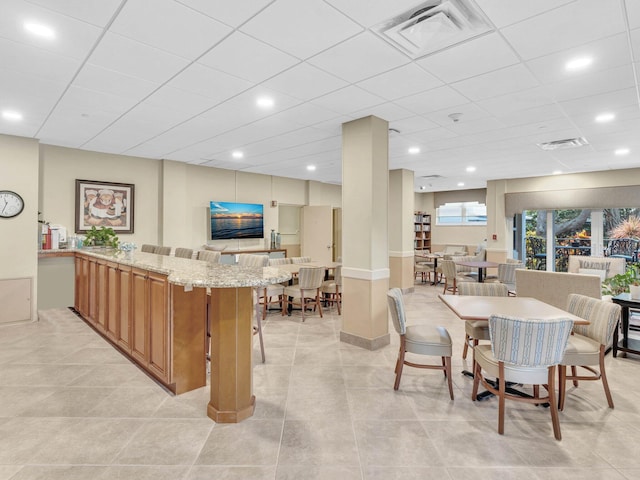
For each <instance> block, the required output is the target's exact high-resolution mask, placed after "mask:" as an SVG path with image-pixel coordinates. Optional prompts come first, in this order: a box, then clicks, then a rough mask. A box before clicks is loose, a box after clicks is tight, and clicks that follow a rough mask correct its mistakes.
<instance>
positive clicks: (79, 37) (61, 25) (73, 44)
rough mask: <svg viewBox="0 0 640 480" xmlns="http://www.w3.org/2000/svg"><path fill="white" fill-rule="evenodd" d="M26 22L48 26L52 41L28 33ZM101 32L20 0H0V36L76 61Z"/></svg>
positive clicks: (91, 45) (96, 28) (85, 54)
mask: <svg viewBox="0 0 640 480" xmlns="http://www.w3.org/2000/svg"><path fill="white" fill-rule="evenodd" d="M25 22H37V23H42V24H45V25H47V26H48V27H50V28H52V29H53V30H54V32H55V37H54V38H53V39H47V38H42V37H39V36H36V35H31V34H30V33H28V32H27V31H26V30H25V29H24V27H23V25H24V23H25ZM101 33H102V30H101V29H100V28H98V27H95V26H94V25H90V24H88V23H86V22H82V21H79V20H76V19H73V18H70V17H67V16H65V15H60V14H59V13H56V12H54V11H51V10H47V9H45V8H42V7H40V6H39V5H34V4H30V3H25V2H23V1H21V0H2V15H0V37H2V38H5V39H9V40H13V41H15V42H19V43H24V44H26V45H30V46H32V47H36V48H41V49H43V50H47V51H49V52H53V53H57V54H59V55H64V56H67V57H72V58H75V59H78V60H81V59H84V58H86V56H87V55H88V53H89V52H90V51H91V49H92V48H93V46H94V44H95V42H96V41H97V40H98V37H99V36H100V34H101Z"/></svg>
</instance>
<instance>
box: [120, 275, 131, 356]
mask: <svg viewBox="0 0 640 480" xmlns="http://www.w3.org/2000/svg"><path fill="white" fill-rule="evenodd" d="M131 284H132V281H131V267H129V266H127V265H118V291H119V295H120V298H119V303H118V304H117V306H116V308H117V310H118V314H117V318H118V323H119V325H118V328H117V333H116V338H117V340H116V342H117V343H118V345H119V346H120V348H122V349H123V350H124V351H126V352H127V353H129V354H131V308H132V305H131V298H132V297H131Z"/></svg>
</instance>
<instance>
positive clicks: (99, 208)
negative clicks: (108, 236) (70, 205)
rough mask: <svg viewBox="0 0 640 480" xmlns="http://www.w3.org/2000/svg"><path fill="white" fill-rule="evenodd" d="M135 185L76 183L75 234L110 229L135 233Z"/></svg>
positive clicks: (94, 181)
mask: <svg viewBox="0 0 640 480" xmlns="http://www.w3.org/2000/svg"><path fill="white" fill-rule="evenodd" d="M134 200H135V185H133V184H131V183H114V182H100V181H96V180H79V179H76V213H75V232H76V233H86V232H87V231H89V230H91V227H94V226H95V227H110V228H112V229H113V230H114V231H115V232H116V233H133V226H134V222H133V219H134V216H133V214H134Z"/></svg>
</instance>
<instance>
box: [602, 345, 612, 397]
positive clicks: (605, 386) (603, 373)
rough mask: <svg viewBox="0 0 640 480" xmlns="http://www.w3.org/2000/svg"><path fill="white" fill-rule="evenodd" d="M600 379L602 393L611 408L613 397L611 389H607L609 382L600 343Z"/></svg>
mask: <svg viewBox="0 0 640 480" xmlns="http://www.w3.org/2000/svg"><path fill="white" fill-rule="evenodd" d="M600 379H601V380H602V386H603V387H604V394H605V395H606V396H607V403H608V404H609V408H613V397H612V396H611V390H609V382H608V381H607V374H606V372H605V369H604V345H600Z"/></svg>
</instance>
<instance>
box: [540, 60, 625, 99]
mask: <svg viewBox="0 0 640 480" xmlns="http://www.w3.org/2000/svg"><path fill="white" fill-rule="evenodd" d="M635 84H636V82H635V77H634V73H633V70H632V68H631V66H629V65H625V66H623V67H617V68H612V69H609V70H605V71H602V72H596V73H594V74H593V75H590V76H589V78H585V77H578V78H575V79H572V80H565V81H563V82H557V83H552V84H550V85H549V86H548V88H549V90H550V91H551V92H552V93H553V95H554V96H555V98H556V99H557V100H558V101H560V102H562V101H566V100H572V99H576V98H580V97H589V96H592V95H598V94H601V93H607V92H613V91H615V90H624V89H627V88H630V87H633V86H634V85H635Z"/></svg>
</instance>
